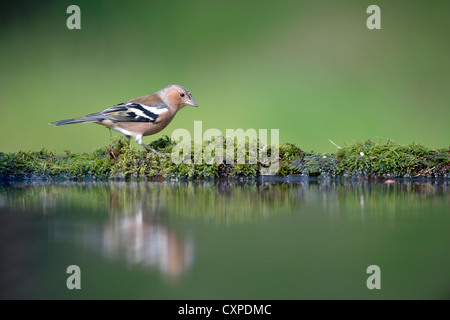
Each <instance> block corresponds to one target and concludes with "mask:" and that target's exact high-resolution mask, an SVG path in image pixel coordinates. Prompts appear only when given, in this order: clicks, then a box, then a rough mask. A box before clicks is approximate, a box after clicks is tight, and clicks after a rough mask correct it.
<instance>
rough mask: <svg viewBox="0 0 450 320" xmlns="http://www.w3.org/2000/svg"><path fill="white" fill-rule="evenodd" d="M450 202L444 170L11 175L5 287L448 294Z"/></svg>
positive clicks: (257, 295)
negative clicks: (415, 174)
mask: <svg viewBox="0 0 450 320" xmlns="http://www.w3.org/2000/svg"><path fill="white" fill-rule="evenodd" d="M449 208H450V186H449V182H448V181H426V182H411V181H406V182H405V181H403V182H401V181H397V182H395V183H392V184H386V183H367V182H339V181H324V182H317V181H314V180H293V181H289V183H286V182H279V181H275V180H273V181H272V180H267V181H261V180H259V181H255V182H251V183H245V182H85V183H75V182H60V183H12V184H11V183H3V184H2V185H0V228H1V231H0V234H1V238H0V259H1V260H0V261H1V262H0V298H3V299H4V298H10V299H16V298H31V299H49V298H51V299H92V298H95V299H116V298H119V299H448V298H450V273H449V265H450V251H449V249H450V246H449V244H450V232H449V231H450V210H449ZM70 265H77V266H79V267H80V270H81V278H80V279H81V289H80V290H69V289H68V288H67V286H66V280H67V278H68V277H69V276H70V274H67V273H66V270H67V267H68V266H70ZM370 265H377V266H379V267H380V271H381V272H380V281H381V289H379V290H377V289H373V290H369V289H368V288H367V285H366V281H367V278H368V277H369V276H370V274H367V273H366V270H367V267H368V266H370Z"/></svg>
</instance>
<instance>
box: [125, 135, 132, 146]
mask: <svg viewBox="0 0 450 320" xmlns="http://www.w3.org/2000/svg"><path fill="white" fill-rule="evenodd" d="M125 137H126V138H127V142H128V145H130V143H131V141H130V140H131V136H125Z"/></svg>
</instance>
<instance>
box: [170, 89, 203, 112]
mask: <svg viewBox="0 0 450 320" xmlns="http://www.w3.org/2000/svg"><path fill="white" fill-rule="evenodd" d="M161 93H162V95H163V96H164V98H165V99H164V98H163V100H165V101H167V103H168V104H169V106H171V107H174V108H176V109H177V110H179V109H181V108H183V107H184V106H192V107H198V105H197V103H196V102H195V101H194V99H193V98H192V94H191V93H190V92H189V90H188V89H186V88H184V87H182V86H179V85H176V84H172V85H170V86H167V87H165V88H164V89H162V90H161Z"/></svg>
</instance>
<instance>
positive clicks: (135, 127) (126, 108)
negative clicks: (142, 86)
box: [49, 85, 198, 154]
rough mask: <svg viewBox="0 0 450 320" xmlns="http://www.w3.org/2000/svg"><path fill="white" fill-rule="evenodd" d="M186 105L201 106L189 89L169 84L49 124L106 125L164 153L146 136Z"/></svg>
mask: <svg viewBox="0 0 450 320" xmlns="http://www.w3.org/2000/svg"><path fill="white" fill-rule="evenodd" d="M184 106H193V107H198V105H197V103H195V101H194V99H193V98H192V95H191V93H190V92H189V90H187V89H186V88H184V87H182V86H179V85H169V86H167V87H165V88H164V89H161V90H159V91H157V92H155V93H152V94H149V95H146V96H143V97H139V98H134V99H131V100H129V101H127V102H123V103H119V104H117V105H115V106H112V107H110V108H108V109H106V110H103V111H102V112H98V113H93V114H89V115H87V116H84V117H81V118H75V119H68V120H61V121H56V122H51V123H49V124H53V125H54V126H56V127H57V126H62V125H66V124H74V123H97V124H102V125H104V126H107V127H108V128H111V129H113V130H115V131H118V132H120V133H123V134H124V135H125V136H126V137H127V138H128V139H130V138H131V137H134V138H135V140H136V142H137V143H138V144H140V145H141V146H143V147H145V148H147V149H148V150H151V151H153V152H155V153H158V154H161V153H160V152H158V151H156V150H155V149H153V148H151V147H149V146H147V145H145V144H144V143H143V142H142V137H143V136H148V135H152V134H155V133H158V132H160V131H161V130H162V129H164V128H165V127H166V126H167V125H168V124H169V123H170V121H172V119H173V117H174V116H175V114H176V113H177V111H178V110H180V109H182V108H183V107H184Z"/></svg>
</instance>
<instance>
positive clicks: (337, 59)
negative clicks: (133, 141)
mask: <svg viewBox="0 0 450 320" xmlns="http://www.w3.org/2000/svg"><path fill="white" fill-rule="evenodd" d="M71 4H76V5H78V6H79V7H80V8H81V27H82V29H81V30H68V29H67V27H66V20H67V18H68V17H69V14H67V13H66V9H67V7H68V6H69V5H71ZM371 4H376V5H378V6H380V8H381V30H369V29H368V28H367V27H366V20H367V18H368V17H369V14H367V13H366V9H367V7H368V6H369V5H371ZM449 12H450V2H449V1H430V2H426V1H372V0H371V1H356V0H354V1H323V0H321V1H317V0H316V1H243V0H240V1H231V0H228V1H209V0H204V1H197V0H195V1H145V2H144V1H126V2H124V1H81V0H79V1H70V2H69V1H39V2H37V1H16V2H10V3H9V4H7V5H5V4H4V3H3V4H2V7H1V10H0V46H1V50H0V69H1V71H0V99H1V100H0V101H1V106H0V136H1V139H0V151H2V152H13V151H18V150H40V149H42V148H46V149H49V150H52V151H57V152H61V151H63V150H70V151H72V152H82V151H83V152H89V151H91V150H93V149H94V148H98V147H101V146H104V145H106V144H108V142H109V133H108V130H107V129H105V128H103V127H101V126H97V125H92V124H86V125H73V126H65V127H59V128H54V127H52V126H49V125H48V122H52V121H56V120H62V119H68V118H73V117H78V116H83V115H85V114H89V113H93V112H98V111H101V110H103V109H106V108H107V107H110V106H112V105H114V104H117V103H120V102H123V101H125V100H128V99H131V98H134V97H137V96H142V95H145V94H149V93H152V92H154V91H157V90H159V89H160V88H162V87H165V86H166V85H168V84H172V83H176V84H181V85H183V86H185V87H187V88H188V89H189V90H190V91H191V93H192V94H193V96H194V98H195V100H196V102H197V103H198V104H199V106H200V107H199V108H198V109H195V108H188V107H186V108H185V109H183V110H182V111H181V112H180V113H179V114H178V115H177V117H176V118H175V119H174V121H173V122H172V123H171V124H170V125H169V127H168V128H166V129H165V130H164V131H163V132H162V133H159V134H157V135H156V136H153V137H147V138H144V142H145V143H149V142H150V141H151V140H153V139H155V138H158V137H160V136H162V135H163V134H167V135H169V136H170V135H171V133H172V131H173V130H175V129H176V128H186V129H188V130H190V131H191V132H193V121H194V120H202V121H203V130H206V129H208V128H218V129H220V130H222V132H223V133H225V129H227V128H230V129H237V128H243V129H248V128H255V129H279V130H280V142H292V143H296V144H298V145H299V146H300V147H301V148H302V149H305V150H315V151H318V152H334V151H336V148H335V147H334V146H333V145H332V144H331V143H330V142H329V141H328V139H331V140H333V141H334V142H336V143H337V144H339V145H345V144H349V143H352V142H355V141H359V140H362V139H374V140H377V139H382V140H385V139H392V140H394V141H396V142H397V143H411V142H416V143H421V144H424V145H427V146H429V147H434V148H443V147H448V146H449V137H450V126H449V119H450V109H449V101H450V99H449V98H450V61H449V56H450V55H449V53H450V37H449V36H448V32H449V30H450V19H449V18H448V14H449Z"/></svg>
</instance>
